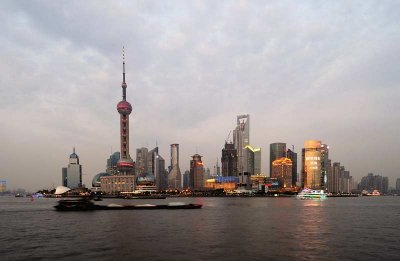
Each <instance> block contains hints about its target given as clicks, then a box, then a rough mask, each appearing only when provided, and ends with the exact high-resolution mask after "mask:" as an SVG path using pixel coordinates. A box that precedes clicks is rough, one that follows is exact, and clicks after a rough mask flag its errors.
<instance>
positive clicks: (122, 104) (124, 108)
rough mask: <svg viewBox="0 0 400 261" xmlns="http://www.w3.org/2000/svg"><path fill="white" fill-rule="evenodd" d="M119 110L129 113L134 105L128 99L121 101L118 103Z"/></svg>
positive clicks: (124, 113) (125, 113)
mask: <svg viewBox="0 0 400 261" xmlns="http://www.w3.org/2000/svg"><path fill="white" fill-rule="evenodd" d="M117 110H118V112H119V113H121V114H123V115H129V114H131V112H132V105H131V104H130V103H129V102H127V101H120V102H119V103H118V105H117Z"/></svg>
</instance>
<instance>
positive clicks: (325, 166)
mask: <svg viewBox="0 0 400 261" xmlns="http://www.w3.org/2000/svg"><path fill="white" fill-rule="evenodd" d="M329 169H330V161H329V146H328V145H326V144H321V181H320V183H321V189H325V190H326V189H327V186H326V184H327V183H329V182H328V174H329Z"/></svg>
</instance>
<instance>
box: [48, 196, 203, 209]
mask: <svg viewBox="0 0 400 261" xmlns="http://www.w3.org/2000/svg"><path fill="white" fill-rule="evenodd" d="M202 206H203V205H201V204H185V203H182V202H171V203H169V204H167V205H152V204H143V205H117V204H110V205H96V204H94V203H93V202H92V201H91V200H89V199H86V198H82V199H76V200H67V199H65V200H60V201H58V205H56V206H54V208H55V209H56V210H58V211H89V210H134V209H135V210H136V209H199V208H201V207H202Z"/></svg>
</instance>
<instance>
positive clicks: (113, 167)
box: [106, 152, 121, 175]
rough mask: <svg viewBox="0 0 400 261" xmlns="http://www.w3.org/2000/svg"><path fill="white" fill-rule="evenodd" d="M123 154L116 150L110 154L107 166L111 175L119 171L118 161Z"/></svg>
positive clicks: (107, 170)
mask: <svg viewBox="0 0 400 261" xmlns="http://www.w3.org/2000/svg"><path fill="white" fill-rule="evenodd" d="M120 157H121V154H120V153H119V152H114V153H113V154H112V155H110V158H109V159H107V168H106V172H107V173H108V174H110V175H115V174H117V172H118V169H117V163H118V160H119V159H120Z"/></svg>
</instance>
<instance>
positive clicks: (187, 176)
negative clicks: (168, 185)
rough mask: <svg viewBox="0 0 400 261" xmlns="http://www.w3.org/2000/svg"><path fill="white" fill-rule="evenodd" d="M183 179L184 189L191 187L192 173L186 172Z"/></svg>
mask: <svg viewBox="0 0 400 261" xmlns="http://www.w3.org/2000/svg"><path fill="white" fill-rule="evenodd" d="M182 179H183V189H187V188H189V187H190V171H188V170H186V171H185V173H183V175H182Z"/></svg>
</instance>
